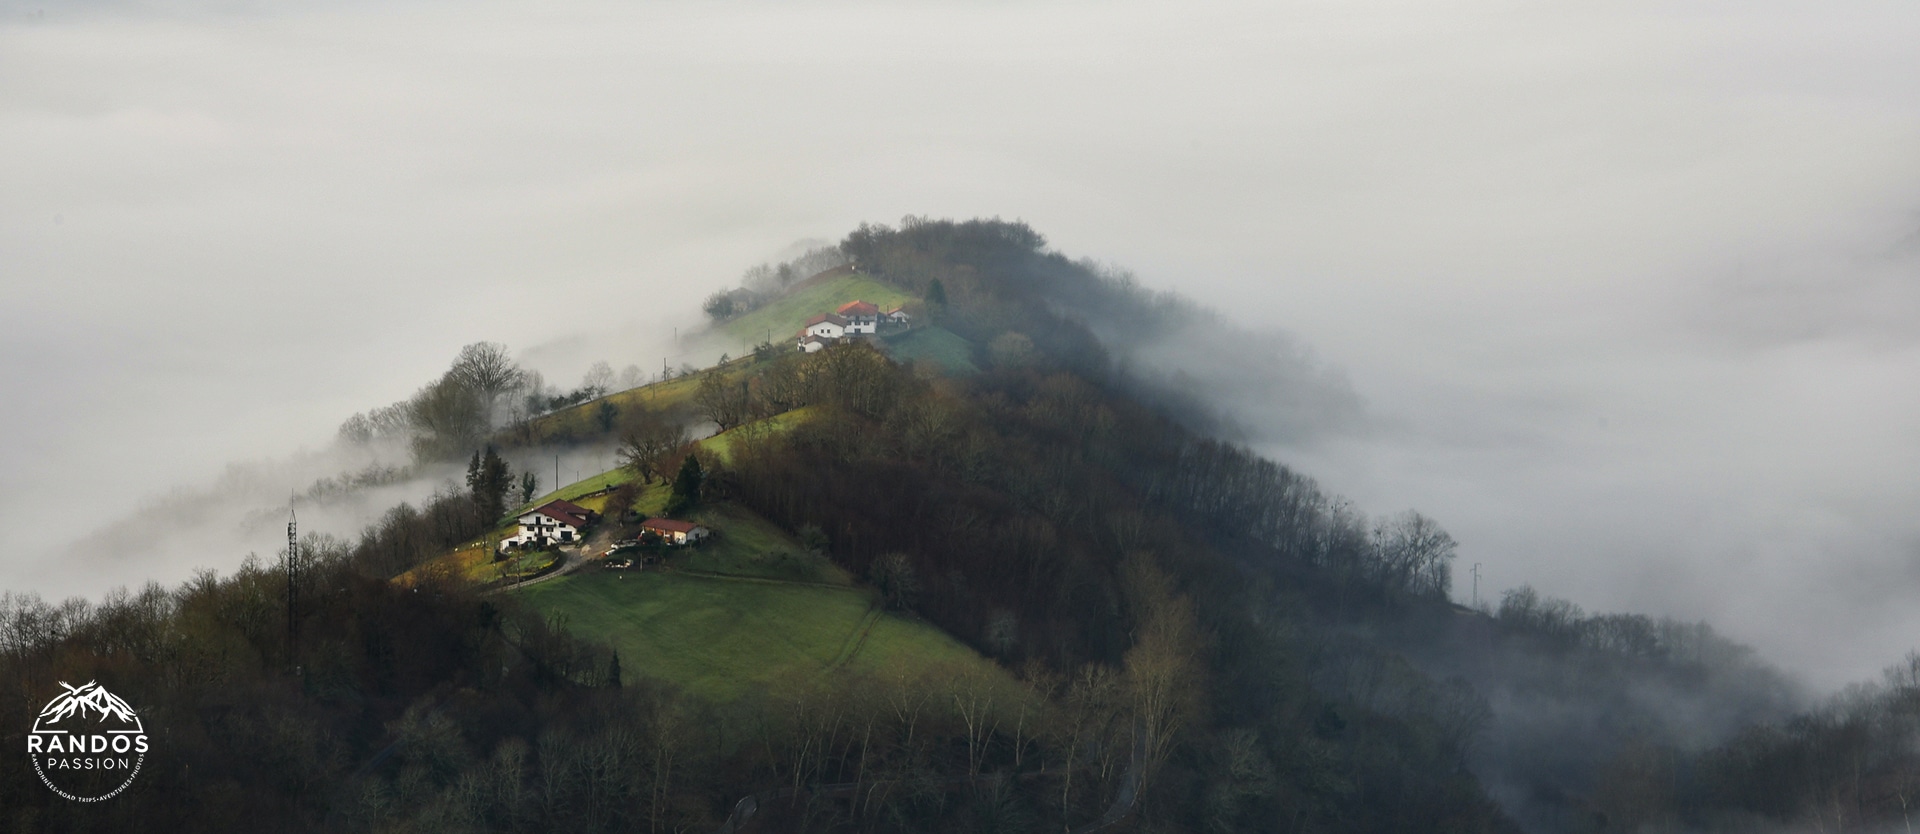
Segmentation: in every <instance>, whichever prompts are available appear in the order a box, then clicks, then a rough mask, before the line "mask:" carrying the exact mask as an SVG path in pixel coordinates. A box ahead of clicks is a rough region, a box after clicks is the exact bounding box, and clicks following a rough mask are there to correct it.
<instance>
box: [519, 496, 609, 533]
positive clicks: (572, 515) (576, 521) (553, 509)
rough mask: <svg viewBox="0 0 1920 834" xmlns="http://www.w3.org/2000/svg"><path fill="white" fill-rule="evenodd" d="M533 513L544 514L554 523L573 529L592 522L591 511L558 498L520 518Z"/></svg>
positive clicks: (525, 513) (523, 514) (522, 514)
mask: <svg viewBox="0 0 1920 834" xmlns="http://www.w3.org/2000/svg"><path fill="white" fill-rule="evenodd" d="M534 513H541V514H544V515H546V516H547V517H549V518H552V519H553V520H555V521H564V522H566V523H568V524H571V525H573V526H575V527H584V526H586V524H587V522H589V521H592V520H593V511H592V510H589V509H587V508H586V507H582V506H580V505H579V504H575V503H573V502H572V501H562V500H560V499H558V498H556V499H554V500H552V501H548V502H547V503H545V504H541V505H540V506H539V507H537V508H535V509H532V510H529V511H527V512H524V513H521V516H522V517H525V516H530V515H533V514H534Z"/></svg>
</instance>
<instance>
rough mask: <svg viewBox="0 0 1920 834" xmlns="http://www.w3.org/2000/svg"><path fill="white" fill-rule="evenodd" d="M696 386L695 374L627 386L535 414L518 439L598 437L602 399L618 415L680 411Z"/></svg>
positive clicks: (533, 442)
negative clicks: (542, 413)
mask: <svg viewBox="0 0 1920 834" xmlns="http://www.w3.org/2000/svg"><path fill="white" fill-rule="evenodd" d="M699 389H700V376H699V375H698V374H690V375H687V376H681V377H674V378H673V379H669V380H666V381H664V382H654V383H649V384H647V385H642V386H640V387H638V388H629V389H627V390H625V391H620V392H617V393H613V394H608V395H606V396H604V397H601V398H600V399H597V400H589V401H587V402H584V403H580V404H578V405H570V406H567V407H566V408H563V409H560V410H559V411H555V412H553V413H551V414H545V415H542V416H539V417H536V418H534V419H533V421H532V423H531V424H530V425H529V426H528V428H527V434H526V436H525V437H522V438H519V440H520V442H522V443H526V444H537V443H544V442H558V441H567V440H576V439H579V438H583V437H598V436H600V435H602V434H605V432H604V431H602V430H601V428H600V424H599V418H598V414H599V410H600V404H601V403H603V402H606V403H612V404H613V405H614V407H615V408H617V409H619V413H620V414H628V413H632V412H633V411H635V410H649V411H668V412H671V411H675V410H684V409H685V408H686V407H687V406H688V405H689V404H690V403H691V402H692V400H693V394H694V392H695V391H698V390H699Z"/></svg>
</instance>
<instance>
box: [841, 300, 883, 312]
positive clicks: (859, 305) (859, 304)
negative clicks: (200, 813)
mask: <svg viewBox="0 0 1920 834" xmlns="http://www.w3.org/2000/svg"><path fill="white" fill-rule="evenodd" d="M834 312H836V313H839V314H840V315H843V316H877V315H880V307H879V306H878V305H875V304H869V303H867V302H865V301H859V300H855V301H849V302H847V303H845V304H842V305H840V309H838V310H835V311H834Z"/></svg>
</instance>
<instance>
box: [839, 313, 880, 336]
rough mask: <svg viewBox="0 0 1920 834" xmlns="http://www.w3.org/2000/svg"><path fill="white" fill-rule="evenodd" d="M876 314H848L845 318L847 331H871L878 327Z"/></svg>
mask: <svg viewBox="0 0 1920 834" xmlns="http://www.w3.org/2000/svg"><path fill="white" fill-rule="evenodd" d="M876 319H877V317H876V316H850V317H848V318H847V332H848V333H872V332H874V331H875V330H878V329H879V325H878V323H877V321H876Z"/></svg>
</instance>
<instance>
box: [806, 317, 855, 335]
mask: <svg viewBox="0 0 1920 834" xmlns="http://www.w3.org/2000/svg"><path fill="white" fill-rule="evenodd" d="M851 332H853V331H852V330H850V329H849V328H848V327H847V320H846V319H844V318H841V317H839V316H836V315H834V314H832V313H826V314H823V315H818V316H814V317H813V318H810V319H807V323H806V326H804V327H801V328H800V337H801V338H806V337H808V336H818V337H820V338H822V339H838V338H841V337H842V336H845V335H847V334H848V333H851Z"/></svg>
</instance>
